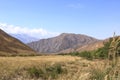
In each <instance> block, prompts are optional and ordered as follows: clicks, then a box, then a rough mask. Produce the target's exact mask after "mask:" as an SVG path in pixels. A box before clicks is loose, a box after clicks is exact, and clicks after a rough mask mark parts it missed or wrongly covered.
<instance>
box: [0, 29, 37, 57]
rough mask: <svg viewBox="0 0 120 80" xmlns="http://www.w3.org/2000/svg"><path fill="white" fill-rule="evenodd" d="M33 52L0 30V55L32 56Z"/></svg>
mask: <svg viewBox="0 0 120 80" xmlns="http://www.w3.org/2000/svg"><path fill="white" fill-rule="evenodd" d="M34 53H35V52H34V50H32V49H31V48H30V47H28V46H27V45H25V44H24V43H22V42H21V41H19V40H18V39H16V38H14V37H11V36H10V35H8V34H7V33H5V32H4V31H3V30H1V29H0V55H16V54H28V55H29V54H34Z"/></svg>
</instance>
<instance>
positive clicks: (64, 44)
mask: <svg viewBox="0 0 120 80" xmlns="http://www.w3.org/2000/svg"><path fill="white" fill-rule="evenodd" d="M97 41H99V40H98V39H95V38H93V37H90V36H87V35H83V34H74V33H62V34H60V35H59V36H56V37H52V38H48V39H41V40H39V41H35V42H31V43H28V46H30V47H31V48H32V49H34V50H35V51H37V52H40V53H58V52H61V51H63V50H66V49H70V48H71V49H74V48H77V47H81V46H83V45H87V44H90V43H94V42H97Z"/></svg>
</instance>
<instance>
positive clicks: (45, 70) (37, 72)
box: [27, 64, 67, 79]
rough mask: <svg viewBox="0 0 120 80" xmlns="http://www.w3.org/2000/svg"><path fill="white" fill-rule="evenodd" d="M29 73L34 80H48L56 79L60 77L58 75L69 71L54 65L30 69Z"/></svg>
mask: <svg viewBox="0 0 120 80" xmlns="http://www.w3.org/2000/svg"><path fill="white" fill-rule="evenodd" d="M27 71H28V74H29V75H30V76H31V77H32V78H42V79H48V78H52V79H55V78H57V77H58V75H60V74H62V73H66V72H67V70H66V69H63V68H62V66H61V65H60V64H54V65H52V66H43V67H42V68H40V67H32V68H29V69H28V70H27Z"/></svg>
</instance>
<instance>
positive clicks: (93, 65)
mask: <svg viewBox="0 0 120 80" xmlns="http://www.w3.org/2000/svg"><path fill="white" fill-rule="evenodd" d="M105 67H106V61H105V60H92V61H90V60H86V59H83V58H80V57H75V56H61V55H50V56H33V57H0V80H95V79H94V78H95V77H96V78H97V77H98V78H99V79H98V80H103V78H102V77H103V76H104V71H105Z"/></svg>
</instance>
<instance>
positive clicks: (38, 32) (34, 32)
mask: <svg viewBox="0 0 120 80" xmlns="http://www.w3.org/2000/svg"><path fill="white" fill-rule="evenodd" d="M0 29H2V30H4V31H5V32H7V33H10V34H26V35H30V36H32V37H36V38H48V37H53V36H56V35H58V34H59V33H56V32H49V31H47V30H45V29H42V28H32V29H31V28H26V27H20V26H14V25H8V24H6V23H0Z"/></svg>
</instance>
